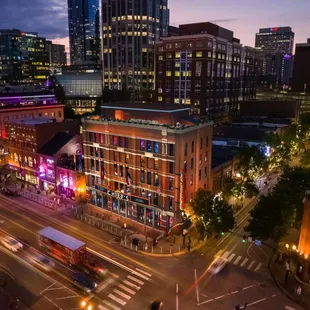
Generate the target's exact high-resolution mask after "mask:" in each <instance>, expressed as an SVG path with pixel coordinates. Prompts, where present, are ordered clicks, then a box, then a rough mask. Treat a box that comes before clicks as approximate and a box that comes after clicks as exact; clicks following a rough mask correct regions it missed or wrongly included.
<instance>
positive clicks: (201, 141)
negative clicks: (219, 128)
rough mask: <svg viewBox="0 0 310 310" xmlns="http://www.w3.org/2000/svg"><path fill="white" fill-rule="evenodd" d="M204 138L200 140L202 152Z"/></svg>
mask: <svg viewBox="0 0 310 310" xmlns="http://www.w3.org/2000/svg"><path fill="white" fill-rule="evenodd" d="M202 145H203V138H200V149H201V150H202Z"/></svg>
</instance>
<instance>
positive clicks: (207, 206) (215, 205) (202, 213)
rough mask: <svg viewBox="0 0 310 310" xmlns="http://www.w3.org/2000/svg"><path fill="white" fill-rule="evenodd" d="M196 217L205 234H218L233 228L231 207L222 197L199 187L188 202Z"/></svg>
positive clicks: (233, 219)
mask: <svg viewBox="0 0 310 310" xmlns="http://www.w3.org/2000/svg"><path fill="white" fill-rule="evenodd" d="M190 206H191V208H192V210H193V212H194V214H195V216H196V218H197V224H198V226H200V228H201V227H202V228H203V230H204V231H205V232H206V233H207V234H210V235H212V234H219V233H221V232H227V231H229V230H231V229H233V228H234V226H235V218H234V211H233V209H232V207H231V206H230V205H229V204H228V203H227V201H225V200H224V199H220V198H219V197H216V196H215V195H214V194H213V193H212V192H210V191H208V190H206V189H203V188H200V189H198V191H197V192H196V194H195V197H194V198H193V199H192V201H191V202H190Z"/></svg>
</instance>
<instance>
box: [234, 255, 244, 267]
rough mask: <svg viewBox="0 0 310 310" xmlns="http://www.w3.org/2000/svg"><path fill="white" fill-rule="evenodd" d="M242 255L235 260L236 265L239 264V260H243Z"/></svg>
mask: <svg viewBox="0 0 310 310" xmlns="http://www.w3.org/2000/svg"><path fill="white" fill-rule="evenodd" d="M241 258H242V256H238V257H237V258H236V260H235V261H234V265H237V264H238V263H239V261H240V260H241Z"/></svg>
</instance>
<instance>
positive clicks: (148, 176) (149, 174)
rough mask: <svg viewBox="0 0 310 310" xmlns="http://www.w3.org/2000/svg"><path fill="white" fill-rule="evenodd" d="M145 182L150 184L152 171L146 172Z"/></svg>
mask: <svg viewBox="0 0 310 310" xmlns="http://www.w3.org/2000/svg"><path fill="white" fill-rule="evenodd" d="M147 184H148V185H152V173H151V172H149V171H148V172H147Z"/></svg>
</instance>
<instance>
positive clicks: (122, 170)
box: [119, 166, 124, 178]
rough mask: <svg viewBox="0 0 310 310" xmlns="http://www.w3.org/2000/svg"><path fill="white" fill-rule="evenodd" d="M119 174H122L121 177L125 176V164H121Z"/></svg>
mask: <svg viewBox="0 0 310 310" xmlns="http://www.w3.org/2000/svg"><path fill="white" fill-rule="evenodd" d="M119 176H120V177H121V178H123V177H124V167H123V166H119Z"/></svg>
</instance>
